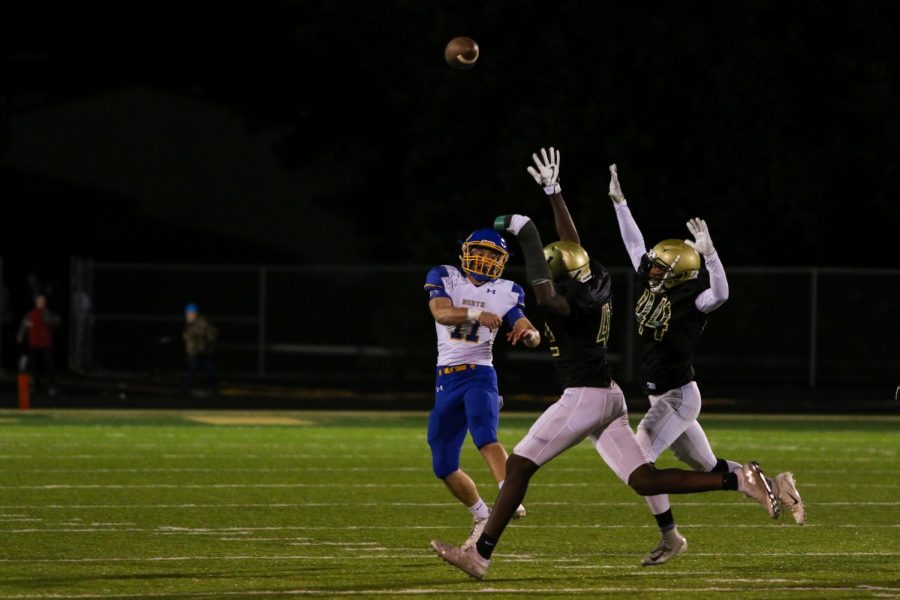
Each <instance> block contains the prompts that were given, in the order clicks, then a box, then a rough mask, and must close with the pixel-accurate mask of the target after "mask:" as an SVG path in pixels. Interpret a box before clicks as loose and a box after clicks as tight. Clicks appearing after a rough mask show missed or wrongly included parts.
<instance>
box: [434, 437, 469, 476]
mask: <svg viewBox="0 0 900 600" xmlns="http://www.w3.org/2000/svg"><path fill="white" fill-rule="evenodd" d="M461 449H462V448H459V447H457V448H454V447H453V446H450V445H448V444H432V446H431V469H432V471H434V476H435V477H437V478H438V479H444V478H445V477H447V476H448V475H450V474H451V473H454V472H456V471H458V470H459V453H460V450H461Z"/></svg>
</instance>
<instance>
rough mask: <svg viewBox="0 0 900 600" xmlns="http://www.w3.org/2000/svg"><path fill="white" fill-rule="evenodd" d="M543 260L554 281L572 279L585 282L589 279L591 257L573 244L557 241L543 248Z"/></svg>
mask: <svg viewBox="0 0 900 600" xmlns="http://www.w3.org/2000/svg"><path fill="white" fill-rule="evenodd" d="M544 258H545V259H546V260H547V266H548V267H550V273H551V274H552V275H553V279H554V280H558V279H574V280H576V281H581V282H585V281H587V280H588V279H590V278H591V265H590V262H591V257H590V256H588V253H587V250H585V249H584V248H582V247H581V246H579V245H578V244H576V243H575V242H567V241H559V242H553V243H551V244H547V245H546V246H544Z"/></svg>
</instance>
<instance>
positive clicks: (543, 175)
mask: <svg viewBox="0 0 900 600" xmlns="http://www.w3.org/2000/svg"><path fill="white" fill-rule="evenodd" d="M531 158H532V159H533V160H534V164H535V165H537V169H535V168H534V167H528V169H527V171H528V173H529V174H530V175H531V176H532V177H534V180H535V181H536V182H537V183H538V184H540V185H541V186H543V188H544V193H545V194H547V195H548V196H552V195H553V194H558V193H560V192H561V191H562V188H561V187H560V185H559V150H554V149H553V146H550V155H549V156H548V155H547V151H546V150H545V149H544V148H541V156H540V157H538V155H537V153H534V154H532V155H531ZM542 159H543V160H542Z"/></svg>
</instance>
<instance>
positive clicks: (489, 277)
mask: <svg viewBox="0 0 900 600" xmlns="http://www.w3.org/2000/svg"><path fill="white" fill-rule="evenodd" d="M459 260H460V262H461V264H462V270H463V271H465V272H466V274H468V275H471V276H472V278H473V279H475V280H476V281H479V282H482V283H484V282H487V281H493V280H495V279H497V278H498V277H500V275H502V274H503V269H504V268H505V267H506V261H508V260H509V252H507V251H506V250H505V249H503V248H501V247H500V246H498V245H497V244H494V243H493V242H491V241H489V240H473V241H471V242H464V243H463V245H462V255H461V256H460V257H459Z"/></svg>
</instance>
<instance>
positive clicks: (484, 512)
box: [469, 498, 491, 519]
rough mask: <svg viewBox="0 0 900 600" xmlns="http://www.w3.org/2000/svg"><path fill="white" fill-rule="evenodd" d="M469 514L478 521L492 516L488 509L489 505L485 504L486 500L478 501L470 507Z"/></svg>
mask: <svg viewBox="0 0 900 600" xmlns="http://www.w3.org/2000/svg"><path fill="white" fill-rule="evenodd" d="M469 512H470V513H472V516H473V517H475V518H476V519H487V518H488V517H490V516H491V511H490V509H488V506H487V504H485V503H484V500H482V499H481V498H479V499H478V502H476V503H475V504H473V505H472V506H470V507H469Z"/></svg>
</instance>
